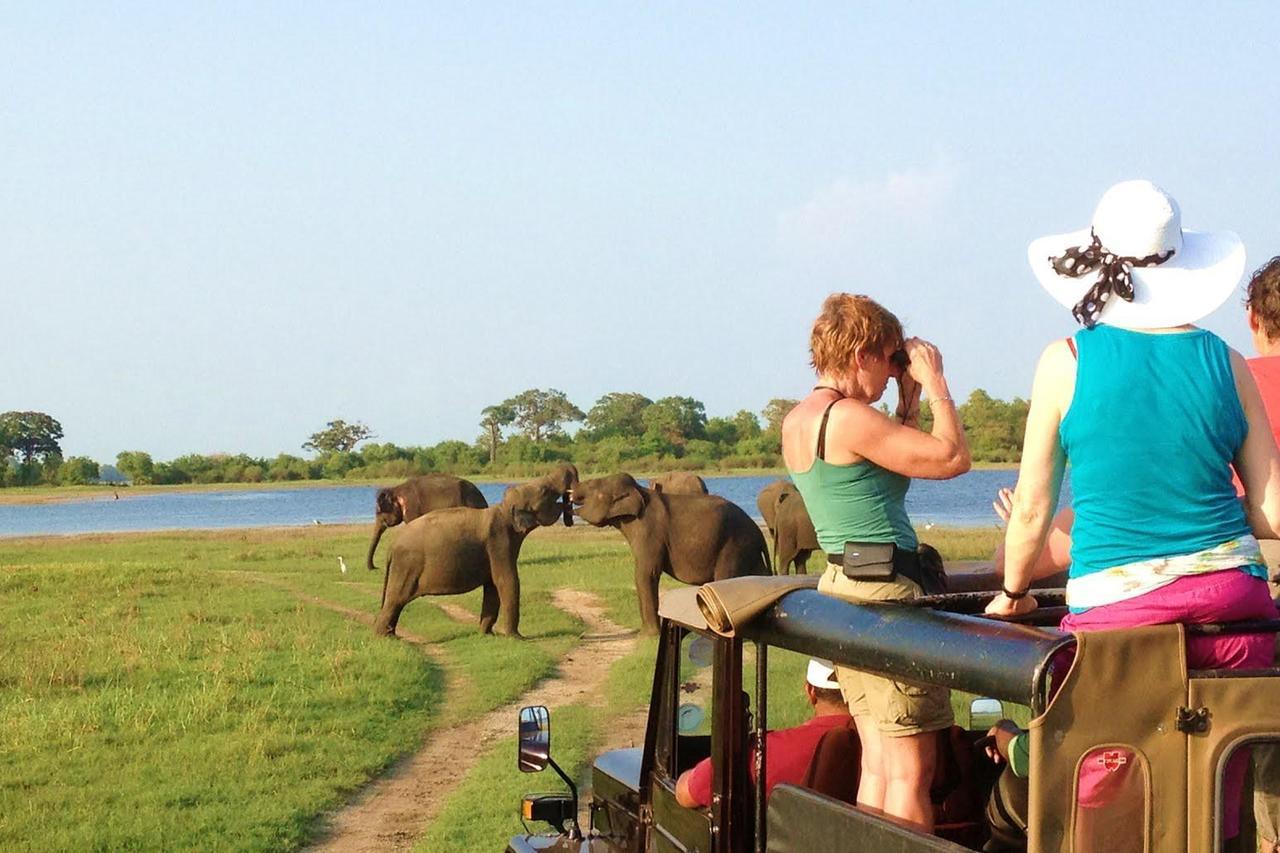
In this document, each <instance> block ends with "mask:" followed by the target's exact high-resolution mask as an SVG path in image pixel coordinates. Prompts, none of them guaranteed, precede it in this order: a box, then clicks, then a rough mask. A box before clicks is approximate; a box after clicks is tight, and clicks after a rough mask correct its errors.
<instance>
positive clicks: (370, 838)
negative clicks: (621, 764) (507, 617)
mask: <svg viewBox="0 0 1280 853" xmlns="http://www.w3.org/2000/svg"><path fill="white" fill-rule="evenodd" d="M309 600H310V599H309ZM553 600H554V602H555V605H556V606H557V607H559V608H561V609H562V610H565V611H567V612H569V613H571V614H573V615H575V616H577V617H579V618H581V619H582V620H583V621H584V622H586V624H587V633H586V634H584V635H583V637H582V642H581V643H580V644H579V645H577V646H575V647H574V648H573V649H571V650H570V651H569V652H568V653H567V654H566V655H565V656H564V657H563V658H562V659H561V660H560V663H559V667H558V674H557V675H556V676H555V677H553V678H550V679H546V680H544V681H542V682H540V683H538V684H537V685H535V686H534V687H533V688H532V689H531V690H529V691H527V692H526V693H525V694H524V695H522V696H520V697H519V698H518V699H516V700H515V701H514V702H512V703H511V704H509V705H506V706H505V707H502V708H497V709H495V710H493V711H490V712H489V713H487V714H485V715H484V716H482V717H480V718H478V719H476V720H472V721H471V722H469V723H464V724H462V725H459V726H453V727H450V728H447V729H443V730H437V731H435V732H433V733H432V734H431V735H430V736H429V737H428V739H427V742H426V743H425V744H424V745H423V746H422V748H421V749H419V750H418V751H417V752H416V753H414V754H413V755H411V756H409V757H407V758H405V759H403V760H401V761H400V762H399V763H397V764H396V765H395V766H394V767H392V768H391V769H390V770H389V771H388V772H387V773H385V774H383V775H382V776H381V777H379V778H378V779H376V780H374V781H373V782H371V783H370V784H369V785H368V786H367V787H366V788H365V789H364V791H363V792H362V793H361V794H360V796H359V797H358V798H357V799H356V800H355V801H354V802H353V803H352V804H351V805H349V806H347V807H346V808H344V809H342V810H341V811H338V812H336V813H335V814H333V815H332V816H331V818H330V820H329V830H328V832H327V833H326V834H325V836H324V837H323V838H322V839H320V841H319V842H317V843H316V844H315V845H313V846H312V847H311V848H310V849H312V850H324V851H383V850H408V849H409V848H411V847H412V846H413V844H414V842H415V841H416V840H417V839H418V838H419V837H421V835H422V833H423V831H424V830H425V829H426V826H427V824H428V823H429V822H430V821H431V820H433V819H434V818H435V817H436V816H437V815H438V814H439V813H440V810H441V808H442V807H443V806H444V802H445V799H446V798H447V796H448V794H449V793H450V792H451V791H452V790H453V789H454V788H455V787H456V786H457V785H458V784H459V783H460V782H461V781H462V779H463V778H465V776H466V774H467V772H468V771H470V770H471V768H472V767H474V766H475V765H476V763H477V762H478V761H479V760H480V758H481V756H482V755H484V753H485V751H486V747H488V746H489V745H490V744H491V743H493V742H494V741H495V740H497V739H499V738H503V737H509V736H511V735H512V734H513V733H514V732H515V728H516V725H515V723H516V716H517V713H518V711H519V709H520V708H521V707H523V706H525V705H566V704H572V703H574V702H587V703H589V704H599V701H600V699H601V698H602V697H603V695H604V691H603V687H604V681H605V678H606V676H607V675H608V673H609V667H610V666H611V665H612V664H613V662H614V661H616V660H618V659H619V658H621V657H622V656H623V655H625V654H627V653H628V652H629V651H631V649H632V648H634V646H635V643H636V638H635V635H634V632H629V631H626V630H625V629H623V628H622V627H620V626H618V625H616V624H615V623H613V622H611V621H610V620H609V619H608V618H607V617H606V616H605V615H604V606H603V605H602V603H601V602H600V600H599V599H598V598H597V597H596V596H595V595H593V594H591V593H589V592H584V591H582V590H571V589H561V590H556V592H555V593H554V596H553ZM312 603H315V604H319V605H320V606H330V604H331V603H328V602H323V601H321V600H314V601H312ZM330 609H334V610H338V612H343V611H346V610H350V608H343V607H342V606H341V605H337V606H333V607H331V608H330ZM348 615H352V616H353V617H354V618H359V619H360V620H361V621H366V620H367V618H368V616H367V614H358V613H357V611H351V612H350V613H349V614H348ZM451 615H454V614H451ZM467 616H468V618H469V619H474V618H475V617H474V616H473V615H471V614H467ZM455 618H456V615H455ZM400 634H401V636H403V637H404V638H405V639H410V638H409V637H408V636H406V635H405V634H404V632H400ZM428 650H429V651H430V650H431V649H430V647H429V644H428ZM444 767H447V768H449V772H448V773H442V772H441V770H440V769H441V768H444Z"/></svg>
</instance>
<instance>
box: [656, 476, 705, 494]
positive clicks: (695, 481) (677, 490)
mask: <svg viewBox="0 0 1280 853" xmlns="http://www.w3.org/2000/svg"><path fill="white" fill-rule="evenodd" d="M649 488H650V489H653V490H654V491H655V492H665V493H666V494H668V495H705V494H707V484H706V481H704V480H703V479H702V478H701V477H699V476H698V475H697V474H690V473H689V472H688V471H673V472H671V473H670V474H663V475H662V476H661V477H650V478H649Z"/></svg>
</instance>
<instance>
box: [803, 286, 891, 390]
mask: <svg viewBox="0 0 1280 853" xmlns="http://www.w3.org/2000/svg"><path fill="white" fill-rule="evenodd" d="M901 343H902V323H901V322H900V321H899V320H898V318H897V317H895V316H894V315H893V312H892V311H890V310H888V309H887V308H885V307H884V306H883V305H881V304H880V303H879V302H876V301H875V300H874V299H872V298H871V297H870V296H861V295H854V294H852V293H833V294H831V295H830V296H828V297H827V298H826V301H824V302H823V303H822V313H820V314H819V315H818V319H817V320H814V321H813V331H812V332H811V333H810V334H809V361H810V363H811V364H812V365H813V369H814V370H816V371H818V374H819V375H821V374H824V373H826V374H834V375H841V374H844V373H847V372H848V371H849V370H850V369H851V367H852V365H853V363H854V357H855V356H856V355H857V354H858V353H860V352H876V353H877V354H879V353H880V352H881V351H883V350H884V348H885V347H887V346H890V345H895V346H896V345H900V344H901Z"/></svg>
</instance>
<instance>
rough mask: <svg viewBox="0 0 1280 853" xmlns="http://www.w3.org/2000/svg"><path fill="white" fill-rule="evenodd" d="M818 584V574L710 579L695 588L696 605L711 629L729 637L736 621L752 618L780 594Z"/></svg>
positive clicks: (736, 627) (739, 622) (736, 625)
mask: <svg viewBox="0 0 1280 853" xmlns="http://www.w3.org/2000/svg"><path fill="white" fill-rule="evenodd" d="M817 585H818V576H817V575H773V576H772V577H761V576H758V575H751V576H748V577H741V578H729V579H727V580H722V581H712V582H711V583H708V584H703V585H702V586H701V587H700V588H699V589H698V609H699V610H700V611H702V616H703V618H704V619H706V620H707V626H708V627H709V628H710V629H711V630H712V631H715V632H716V633H717V634H719V635H720V636H722V637H732V636H733V635H734V634H735V633H736V632H737V629H738V626H739V625H742V624H744V623H746V622H749V621H751V619H752V618H753V617H755V616H757V615H759V614H760V613H761V612H763V611H764V610H766V609H768V608H769V607H771V606H773V603H774V602H775V601H777V600H778V599H779V598H781V597H782V596H784V595H786V594H787V593H789V592H794V591H795V590H797V589H813V588H815V587H816V586H817Z"/></svg>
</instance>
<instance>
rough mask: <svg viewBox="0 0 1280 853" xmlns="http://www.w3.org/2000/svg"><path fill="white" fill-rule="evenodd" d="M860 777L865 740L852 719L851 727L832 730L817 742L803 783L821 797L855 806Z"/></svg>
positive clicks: (846, 726) (849, 725)
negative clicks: (861, 738)
mask: <svg viewBox="0 0 1280 853" xmlns="http://www.w3.org/2000/svg"><path fill="white" fill-rule="evenodd" d="M861 776H862V741H861V740H859V738H858V731H857V729H855V728H854V726H853V721H852V720H850V721H849V724H848V725H845V726H839V727H837V728H834V729H831V731H829V732H827V733H826V734H824V735H823V736H822V739H821V740H819V741H818V748H817V749H815V750H814V751H813V759H812V760H810V762H809V770H808V771H807V772H806V773H805V775H804V782H803V783H802V784H803V786H804V787H806V788H808V789H810V790H812V791H817V792H818V793H819V794H825V795H826V796H828V797H831V798H832V799H836V800H840V801H841V802H845V803H848V804H849V805H853V804H854V803H855V802H857V799H858V782H859V780H860V778H861Z"/></svg>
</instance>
